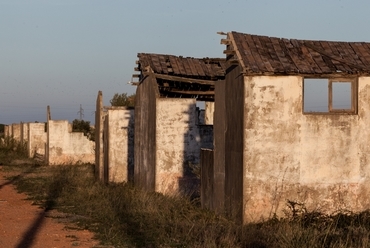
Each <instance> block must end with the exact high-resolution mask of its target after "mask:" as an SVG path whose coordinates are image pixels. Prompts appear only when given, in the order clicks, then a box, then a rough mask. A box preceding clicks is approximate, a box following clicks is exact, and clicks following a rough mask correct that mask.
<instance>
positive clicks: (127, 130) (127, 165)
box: [104, 107, 134, 182]
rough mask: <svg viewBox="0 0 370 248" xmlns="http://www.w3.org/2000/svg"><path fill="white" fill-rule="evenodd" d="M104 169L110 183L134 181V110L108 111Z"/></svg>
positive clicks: (115, 108) (118, 108) (120, 108)
mask: <svg viewBox="0 0 370 248" xmlns="http://www.w3.org/2000/svg"><path fill="white" fill-rule="evenodd" d="M104 139H106V142H104V157H105V159H104V168H105V170H104V171H105V172H106V173H107V175H106V176H105V178H107V180H108V181H109V182H128V181H132V180H133V169H134V168H133V166H134V150H133V149H134V110H133V109H126V108H125V107H112V108H110V109H108V111H107V115H106V117H105V129H104Z"/></svg>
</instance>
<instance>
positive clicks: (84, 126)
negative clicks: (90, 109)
mask: <svg viewBox="0 0 370 248" xmlns="http://www.w3.org/2000/svg"><path fill="white" fill-rule="evenodd" d="M72 132H83V133H84V135H85V136H87V138H88V139H89V140H92V141H94V139H95V135H94V134H95V129H94V128H92V127H91V126H90V122H89V121H84V120H78V119H74V120H73V122H72Z"/></svg>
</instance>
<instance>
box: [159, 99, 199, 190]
mask: <svg viewBox="0 0 370 248" xmlns="http://www.w3.org/2000/svg"><path fill="white" fill-rule="evenodd" d="M156 106H157V108H156V112H157V117H156V149H157V152H156V171H155V177H156V178H155V190H156V191H157V192H161V193H166V194H171V193H178V192H181V191H187V190H188V187H189V186H190V184H191V182H192V181H191V180H192V178H191V177H188V175H187V173H188V170H189V164H190V163H193V164H196V163H199V159H200V137H199V131H198V127H197V125H196V119H197V118H198V115H197V111H196V101H195V99H173V98H158V99H157V104H156Z"/></svg>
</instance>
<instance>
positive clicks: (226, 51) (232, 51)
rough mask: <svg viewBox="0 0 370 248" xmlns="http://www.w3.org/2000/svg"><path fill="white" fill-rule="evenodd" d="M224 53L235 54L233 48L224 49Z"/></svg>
mask: <svg viewBox="0 0 370 248" xmlns="http://www.w3.org/2000/svg"><path fill="white" fill-rule="evenodd" d="M224 54H236V52H235V50H224Z"/></svg>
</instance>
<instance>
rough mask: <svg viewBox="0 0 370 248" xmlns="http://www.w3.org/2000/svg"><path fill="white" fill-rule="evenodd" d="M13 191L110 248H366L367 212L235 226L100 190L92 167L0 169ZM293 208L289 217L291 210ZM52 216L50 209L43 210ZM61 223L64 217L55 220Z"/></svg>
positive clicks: (178, 206) (190, 204)
mask: <svg viewBox="0 0 370 248" xmlns="http://www.w3.org/2000/svg"><path fill="white" fill-rule="evenodd" d="M3 170H7V171H8V172H9V173H10V174H11V177H10V179H11V180H13V182H14V183H15V184H16V185H17V188H18V190H20V191H22V192H26V193H28V195H29V198H30V199H31V200H33V201H34V202H35V203H37V204H40V205H41V206H42V207H44V208H45V209H46V210H51V209H57V210H58V211H60V212H64V213H65V214H64V215H63V216H68V218H69V219H70V220H72V221H73V222H74V223H75V224H77V226H78V227H79V228H84V229H89V230H91V231H93V232H94V233H95V234H96V237H97V238H98V239H99V240H101V242H102V245H111V246H113V247H257V248H258V247H369V246H370V241H369V240H370V212H362V213H357V214H355V213H338V214H335V215H331V216H329V215H323V214H320V213H316V212H313V213H308V212H306V211H296V209H297V207H299V206H294V207H293V208H292V210H291V211H292V214H291V217H289V218H288V217H287V218H285V219H276V218H275V219H271V220H269V221H266V222H263V223H254V224H248V225H244V226H238V225H236V224H234V223H233V222H231V221H230V220H228V219H227V218H225V217H223V216H220V215H216V214H214V213H212V212H210V211H207V210H204V209H200V208H199V206H198V204H197V202H194V201H191V200H190V199H189V198H181V197H169V196H164V195H162V194H158V193H155V192H144V191H141V190H138V189H136V188H134V187H132V186H131V185H129V184H124V183H122V184H113V183H112V184H108V185H106V184H103V183H100V182H96V181H95V179H94V171H93V170H94V166H93V165H73V166H72V165H63V166H36V165H9V166H3ZM293 210H294V211H293ZM51 212H52V211H51ZM63 218H64V217H63Z"/></svg>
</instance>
